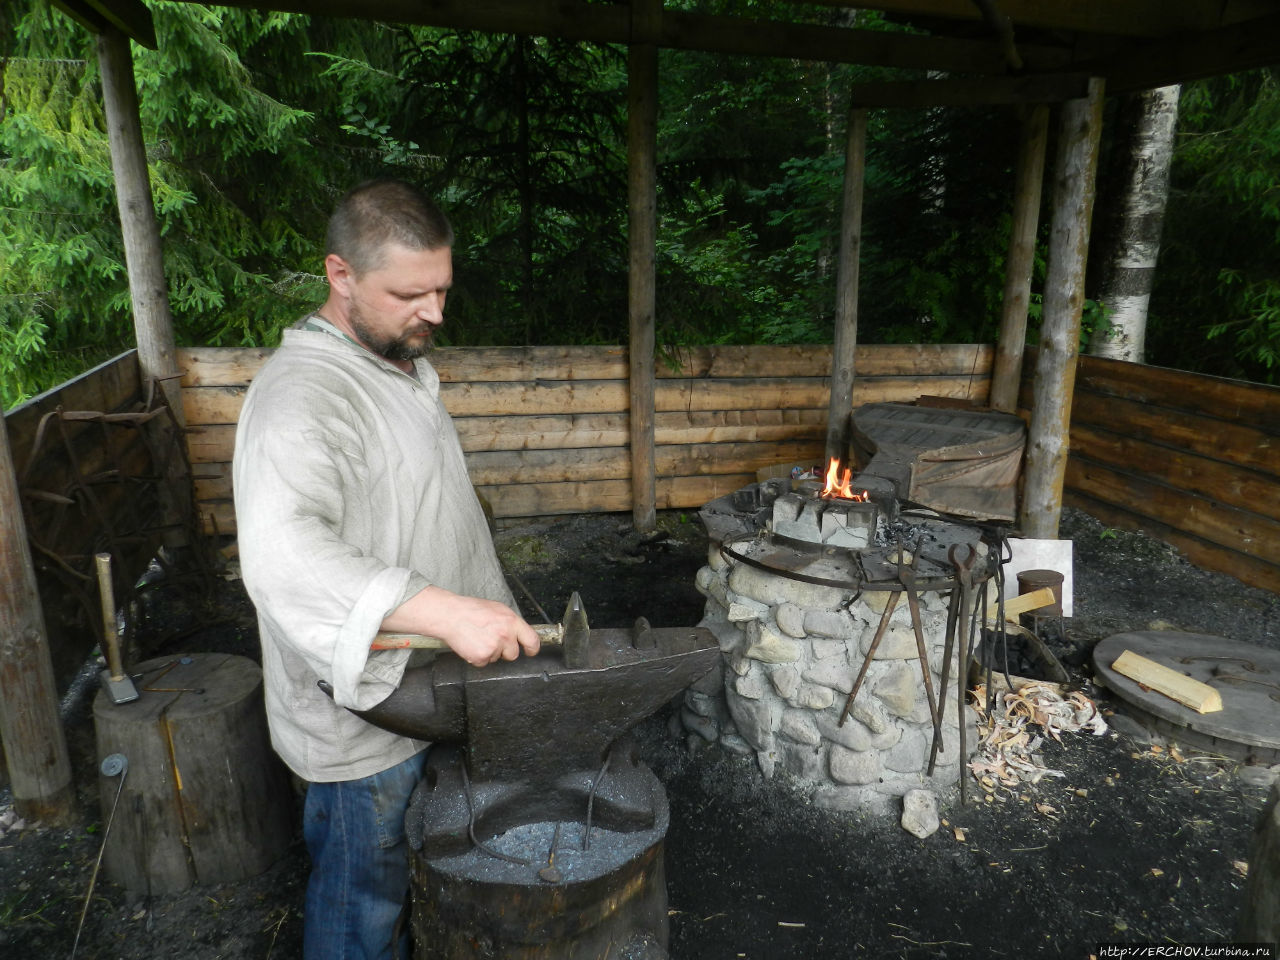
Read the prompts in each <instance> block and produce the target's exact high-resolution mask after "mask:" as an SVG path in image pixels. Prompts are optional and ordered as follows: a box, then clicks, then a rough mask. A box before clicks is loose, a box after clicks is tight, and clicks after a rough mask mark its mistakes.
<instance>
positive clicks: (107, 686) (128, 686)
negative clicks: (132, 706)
mask: <svg viewBox="0 0 1280 960" xmlns="http://www.w3.org/2000/svg"><path fill="white" fill-rule="evenodd" d="M99 677H100V679H101V680H102V689H103V690H105V691H106V692H107V696H108V697H110V698H111V702H112V703H114V704H117V705H119V704H122V703H132V702H133V701H134V700H137V699H138V688H137V687H135V686H134V685H133V678H132V677H130V676H129V675H128V674H127V673H126V674H122V675H121V676H118V677H116V676H112V674H111V669H110V668H107V669H106V670H103V671H102V673H101V674H99Z"/></svg>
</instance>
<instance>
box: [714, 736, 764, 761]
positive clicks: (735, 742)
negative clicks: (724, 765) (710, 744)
mask: <svg viewBox="0 0 1280 960" xmlns="http://www.w3.org/2000/svg"><path fill="white" fill-rule="evenodd" d="M718 742H719V744H720V746H722V747H724V748H725V749H726V750H728V751H729V752H730V753H733V754H737V755H738V756H739V757H748V756H750V755H751V754H752V753H754V752H755V751H754V750H752V749H751V744H749V743H747V741H745V740H743V739H742V737H740V736H738V735H737V734H736V733H726V734H723V735H721V737H720V740H719V741H718Z"/></svg>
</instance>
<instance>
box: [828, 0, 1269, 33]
mask: <svg viewBox="0 0 1280 960" xmlns="http://www.w3.org/2000/svg"><path fill="white" fill-rule="evenodd" d="M809 2H811V3H821V4H824V5H827V6H836V7H845V6H848V2H847V0H809ZM858 6H859V7H863V8H867V9H871V10H882V11H884V12H886V13H890V14H894V15H899V16H902V17H906V18H910V17H913V16H916V17H929V18H937V19H942V20H969V21H977V20H981V19H982V17H983V14H982V11H981V9H980V8H979V6H978V4H976V3H975V2H974V0H862V2H860V3H859V4H858ZM999 7H1000V12H1001V13H1003V14H1004V15H1005V16H1007V17H1008V18H1009V19H1010V20H1012V21H1013V25H1014V27H1015V28H1018V27H1028V28H1034V29H1041V30H1066V31H1070V32H1072V33H1105V34H1117V35H1120V36H1127V37H1167V36H1172V35H1175V34H1179V33H1186V32H1191V31H1203V30H1213V29H1216V28H1219V27H1224V26H1228V25H1230V24H1232V23H1237V22H1240V21H1242V20H1250V19H1253V18H1255V17H1260V16H1264V15H1265V14H1267V13H1269V12H1271V11H1273V10H1274V9H1275V5H1274V4H1273V3H1272V2H1270V0H1000V2H999Z"/></svg>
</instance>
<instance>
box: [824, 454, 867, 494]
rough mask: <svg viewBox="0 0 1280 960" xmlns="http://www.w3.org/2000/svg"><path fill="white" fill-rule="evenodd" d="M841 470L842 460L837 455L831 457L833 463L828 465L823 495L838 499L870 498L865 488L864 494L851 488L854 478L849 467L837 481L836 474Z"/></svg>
mask: <svg viewBox="0 0 1280 960" xmlns="http://www.w3.org/2000/svg"><path fill="white" fill-rule="evenodd" d="M839 472H840V461H839V460H837V459H836V458H835V457H832V458H831V463H830V464H829V465H828V466H827V482H826V486H824V487H823V488H822V496H824V497H833V498H835V499H838V500H855V501H858V502H863V501H865V500H867V499H868V496H867V491H865V490H863V491H862V495H861V496H859V495H858V494H856V493H854V492H853V490H852V489H851V488H850V486H849V484H850V481H851V480H852V479H853V471H852V470H850V469H849V468H848V467H845V468H844V475H843V476H841V477H840V479H839V480H838V481H837V480H836V476H837V474H838V473H839Z"/></svg>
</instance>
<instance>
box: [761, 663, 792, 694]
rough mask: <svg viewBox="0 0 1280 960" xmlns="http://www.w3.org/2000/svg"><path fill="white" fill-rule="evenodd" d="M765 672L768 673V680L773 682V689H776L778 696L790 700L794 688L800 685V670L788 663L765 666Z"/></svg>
mask: <svg viewBox="0 0 1280 960" xmlns="http://www.w3.org/2000/svg"><path fill="white" fill-rule="evenodd" d="M765 672H766V673H768V674H769V680H770V681H772V683H773V689H774V690H776V691H777V693H778V696H780V697H782V699H784V700H790V699H791V698H792V697H794V696H795V694H796V690H798V689H799V687H800V671H799V670H797V669H796V668H795V667H793V666H791V664H789V663H780V664H774V665H772V666H769V667H765Z"/></svg>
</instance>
